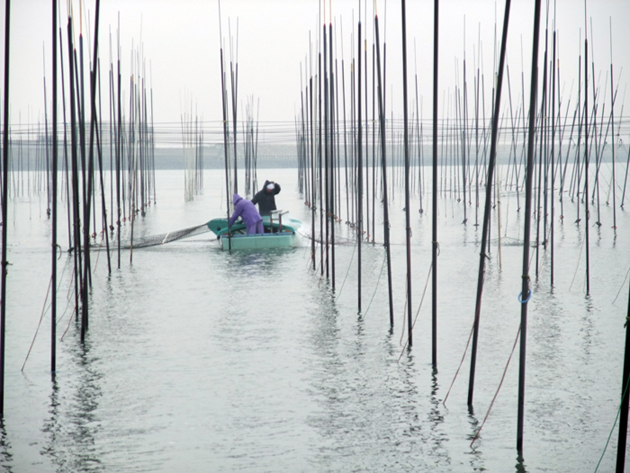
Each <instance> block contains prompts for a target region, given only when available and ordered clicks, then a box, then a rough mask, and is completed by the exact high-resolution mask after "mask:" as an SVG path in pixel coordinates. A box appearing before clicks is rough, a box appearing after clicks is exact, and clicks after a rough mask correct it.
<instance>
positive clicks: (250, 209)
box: [229, 194, 265, 235]
mask: <svg viewBox="0 0 630 473" xmlns="http://www.w3.org/2000/svg"><path fill="white" fill-rule="evenodd" d="M233 202H234V213H233V214H232V216H231V217H230V222H229V224H230V227H231V226H232V225H234V222H235V221H236V219H237V218H238V217H241V218H242V219H243V222H245V227H246V228H247V234H248V235H253V234H256V233H265V229H264V227H263V223H262V218H261V217H260V214H259V213H258V210H256V206H255V205H254V204H252V203H251V202H250V201H249V200H247V199H243V198H242V197H241V196H240V195H238V194H234V197H233Z"/></svg>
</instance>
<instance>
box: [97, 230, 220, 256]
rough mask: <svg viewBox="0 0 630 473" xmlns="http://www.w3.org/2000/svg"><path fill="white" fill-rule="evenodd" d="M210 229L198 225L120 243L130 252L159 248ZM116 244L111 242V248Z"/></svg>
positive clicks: (100, 247) (101, 247)
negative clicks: (153, 247)
mask: <svg viewBox="0 0 630 473" xmlns="http://www.w3.org/2000/svg"><path fill="white" fill-rule="evenodd" d="M209 231H210V229H209V228H208V225H207V224H206V223H203V224H201V225H197V226H195V227H189V228H184V229H183V230H176V231H174V232H168V233H162V234H160V235H151V236H146V237H139V238H134V239H133V241H132V240H126V241H124V242H123V241H121V242H120V247H121V248H122V249H125V250H128V249H131V248H147V247H150V246H158V245H164V244H166V243H171V242H174V241H177V240H181V239H183V238H190V237H193V236H196V235H201V234H203V233H207V232H209ZM117 246H118V245H117V243H116V242H113V241H112V242H110V248H114V247H117ZM97 248H98V249H104V246H103V245H101V246H99V247H97Z"/></svg>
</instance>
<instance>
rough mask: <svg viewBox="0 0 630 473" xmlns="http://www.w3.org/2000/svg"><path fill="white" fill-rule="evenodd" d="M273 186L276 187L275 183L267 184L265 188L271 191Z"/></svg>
mask: <svg viewBox="0 0 630 473" xmlns="http://www.w3.org/2000/svg"><path fill="white" fill-rule="evenodd" d="M275 188H276V185H275V184H267V190H270V191H272V190H274V189H275Z"/></svg>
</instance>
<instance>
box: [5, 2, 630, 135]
mask: <svg viewBox="0 0 630 473" xmlns="http://www.w3.org/2000/svg"><path fill="white" fill-rule="evenodd" d="M68 4H71V5H72V8H73V11H74V28H75V30H77V31H76V32H77V34H78V32H79V30H80V29H81V28H82V31H83V36H84V42H85V43H84V47H85V53H84V54H85V55H84V58H85V62H86V64H87V63H88V61H89V60H90V58H91V56H92V53H91V49H92V43H93V31H94V16H95V15H94V13H95V2H94V1H89V0H88V1H85V2H84V3H83V8H82V9H80V3H79V2H78V1H73V0H69V1H68V2H67V1H63V2H61V4H60V13H61V17H62V19H61V27H62V34H63V44H62V46H63V47H64V50H63V52H64V61H65V63H64V64H65V67H66V74H67V64H68V63H67V52H68V50H67V22H68ZM545 4H546V2H543V5H544V6H545ZM533 5H534V1H533V0H529V1H524V0H515V1H513V2H512V9H511V14H510V26H509V35H508V44H509V49H508V66H509V70H510V80H511V89H512V100H513V103H514V107H515V109H516V107H517V105H516V104H520V103H521V102H522V88H521V74H523V73H524V79H525V82H526V84H525V93H526V97H527V94H528V93H529V92H528V83H529V77H530V64H531V54H532V53H531V51H532V46H531V42H532V41H531V38H532V29H533V13H534V11H533V9H534V8H533ZM554 5H555V12H556V13H555V15H554ZM220 6H221V34H220V30H219V26H220V22H219V3H218V1H217V0H102V1H101V7H100V8H101V10H100V39H99V53H100V54H99V56H100V59H101V67H102V68H103V72H102V75H101V79H102V81H103V88H102V91H103V98H102V100H103V101H104V102H105V103H108V101H109V97H108V89H109V86H108V82H107V81H108V77H107V69H109V65H110V63H111V61H112V60H113V61H114V62H115V61H116V58H117V47H116V44H117V37H118V35H119V36H120V54H121V62H122V64H121V67H122V76H123V90H124V94H125V97H127V98H128V90H129V85H128V84H129V78H130V75H131V74H132V73H134V74H136V76H137V74H138V72H139V73H140V75H145V76H146V80H147V88H149V89H151V90H152V92H153V120H154V122H155V124H156V126H157V127H163V129H166V127H167V124H172V126H173V127H175V128H176V129H179V124H180V120H181V116H182V113H183V112H184V111H186V113H190V111H191V110H192V114H193V115H194V116H198V117H199V118H200V119H202V120H203V121H204V122H205V123H207V124H208V125H207V126H208V127H213V126H214V127H216V126H217V124H218V123H220V121H221V85H220V81H221V75H220V60H219V52H220V48H221V46H222V44H223V47H224V51H223V52H224V56H225V60H226V65H227V67H228V70H229V67H230V64H229V63H230V61H232V62H233V63H236V62H238V72H239V75H238V92H239V112H238V113H239V115H240V117H239V118H243V116H244V110H245V106H246V104H247V103H248V102H249V103H254V105H255V107H256V111H255V113H256V117H257V118H258V120H259V121H260V125H261V130H263V132H264V134H265V135H269V134H273V133H269V132H267V131H265V130H274V129H282V130H287V131H288V132H289V133H290V134H292V133H293V131H292V130H293V128H294V119H295V117H296V114H297V113H298V111H299V108H300V92H301V90H303V87H304V83H305V80H306V77H307V75H308V74H310V73H311V71H312V72H313V73H315V72H316V71H315V68H316V64H317V63H316V58H317V52H318V46H317V45H318V40H319V37H320V35H321V30H322V25H323V24H324V23H326V24H329V23H330V22H331V21H332V24H333V28H334V34H335V45H334V49H335V51H336V53H335V54H336V60H337V67H338V68H339V69H338V71H339V75H341V68H342V60H343V61H344V66H345V67H344V71H345V83H346V97H347V103H348V106H349V103H350V102H349V97H350V86H349V82H350V63H351V61H352V59H353V58H356V55H357V51H358V45H357V24H358V22H359V20H361V22H362V29H363V36H364V37H365V35H366V33H367V40H368V61H369V66H370V68H371V64H372V57H371V48H372V42H373V38H374V9H375V3H374V2H373V1H367V2H366V1H362V2H360V1H358V0H352V1H350V0H329V1H326V2H325V4H324V3H322V2H320V1H319V0H264V1H262V0H223V1H221V4H220ZM330 6H332V16H331V14H330V13H331V12H329V11H328V10H329V9H330ZM376 7H377V9H378V10H377V13H378V16H379V22H380V27H381V41H382V40H383V39H384V40H385V41H386V42H387V107H388V115H389V114H391V113H393V114H394V116H395V117H401V116H402V97H403V96H402V62H401V58H402V42H401V40H402V33H401V31H402V30H401V25H402V18H401V16H402V15H401V2H400V1H393V0H389V1H384V0H379V1H378V2H376ZM324 8H325V10H326V11H325V12H324ZM504 8H505V3H504V2H500V1H498V2H494V1H492V0H443V1H441V2H440V62H439V66H440V77H439V85H440V109H441V111H440V114H441V115H448V114H450V115H451V116H452V114H453V111H452V107H451V108H450V111H449V110H448V109H449V107H448V105H447V104H448V101H449V97H452V94H453V91H454V89H455V87H456V86H457V85H458V84H459V86H461V84H462V81H463V77H464V76H463V60H464V57H465V59H466V80H467V88H468V91H469V94H470V95H469V110H472V109H473V107H474V96H473V95H472V94H473V91H474V80H475V76H476V75H477V69H479V74H480V77H482V76H483V84H484V85H485V91H484V94H485V98H486V103H487V104H489V103H490V97H491V88H492V76H493V68H494V67H496V65H495V64H494V55H495V46H494V45H495V34H496V44H497V47H498V44H499V42H500V35H501V28H502V22H503V15H504ZM359 10H361V12H360V15H361V17H359ZM80 12H81V13H82V15H81V14H80ZM324 13H325V16H324ZM549 13H550V15H549V23H548V25H549V48H550V49H551V38H552V36H551V35H552V31H553V25H554V17H555V24H556V28H557V31H558V45H559V46H558V57H559V64H560V90H561V97H562V100H563V105H564V106H565V107H566V104H568V101H569V97H571V101H572V104H575V102H576V100H577V90H578V77H577V74H578V60H579V56H580V54H582V55H584V31H585V22H586V24H587V26H588V29H589V63H590V62H591V61H594V68H595V79H594V83H595V85H596V86H598V87H599V91H600V96H601V98H600V101H599V102H600V103H601V105H600V107H601V106H603V105H604V102H605V106H606V110H608V111H609V110H610V64H611V43H610V32H611V29H612V63H613V67H614V80H615V87H618V96H617V101H616V104H615V111H616V115H617V116H618V115H619V114H620V113H621V108H622V104H623V101H624V100H625V104H628V102H629V101H630V97H628V96H627V95H630V94H626V84H627V82H628V80H627V78H628V74H630V48H629V47H628V45H630V28H629V27H628V24H627V23H628V20H629V19H630V1H627V0H596V1H595V0H590V1H587V2H586V16H585V2H584V1H583V0H558V1H557V3H554V2H551V3H550V4H549ZM433 14H434V11H433V1H432V0H422V1H420V0H416V1H413V0H409V1H407V60H408V81H409V88H410V90H409V94H410V98H409V100H410V102H411V105H410V106H411V107H413V108H414V109H415V76H416V74H417V77H418V93H419V95H420V97H421V101H422V112H421V114H422V115H423V117H424V118H425V119H427V118H429V117H430V116H431V100H432V87H433V85H432V67H433ZM51 15H52V6H51V2H50V1H49V0H19V1H13V2H11V27H10V33H11V40H10V41H11V43H10V44H11V52H10V58H11V66H10V67H11V77H10V102H11V121H12V123H13V124H14V125H17V124H18V123H22V124H25V123H27V122H30V123H32V124H35V125H36V124H37V123H42V122H43V116H44V85H43V84H44V75H45V76H46V78H47V81H48V82H47V87H48V92H47V94H48V95H47V98H48V101H49V103H50V101H51V92H50V87H51V71H52V67H51V55H52V52H51V51H52V40H51V37H52V32H51V27H52V19H51ZM320 15H321V16H320ZM81 17H82V18H83V21H82V22H80V18H81ZM1 21H2V24H3V25H4V8H2V12H1ZM591 28H592V31H591ZM544 33H545V16H543V19H542V23H541V40H542V41H543V42H542V43H541V46H540V51H541V59H542V54H543V52H544V49H545V48H544V38H545V36H544ZM591 33H592V36H591ZM110 38H111V39H110ZM221 38H223V43H222V42H221ZM580 38H581V39H580ZM110 44H111V45H112V47H111V48H110ZM591 47H592V48H593V49H592V50H591ZM2 51H4V35H2ZM132 57H133V60H134V63H135V64H137V63H138V58H141V59H142V60H143V61H144V63H145V64H146V66H145V67H146V70H145V71H137V70H135V69H136V66H133V67H134V69H133V70H132ZM540 68H541V73H542V63H541V64H540ZM589 71H592V66H589ZM228 77H229V76H228ZM506 78H507V77H506ZM3 79H4V75H2V82H3V81H4V80H3ZM66 80H67V79H66ZM590 80H591V85H592V83H593V79H592V78H591V79H590ZM339 81H340V86H341V77H340V78H339ZM371 82H372V79H371V69H370V73H369V88H371ZM66 85H67V82H66ZM571 92H572V93H571ZM604 92H605V93H606V96H605V98H604ZM507 93H508V89H507V84H505V88H504V94H505V95H504V96H503V104H504V105H505V106H506V107H507V106H508V105H507V104H508V95H507ZM589 100H591V101H592V90H591V92H590V96H589ZM370 101H371V95H370ZM525 102H526V103H527V102H528V98H526V100H525ZM106 107H107V106H106V105H104V108H105V109H106V110H107V108H106ZM48 108H49V109H50V105H48ZM368 108H369V109H370V111H371V104H370V105H369V107H368ZM445 109H447V110H445ZM505 110H507V109H505ZM599 110H600V111H601V108H600V109H599ZM629 110H630V109H629V108H628V107H625V108H624V111H623V113H624V115H628V111H629ZM348 113H349V112H348ZM471 113H472V112H470V111H469V115H470V114H471ZM485 113H486V116H488V117H489V115H490V110H489V105H487V108H486V111H485ZM508 113H509V112H508ZM515 113H516V112H515ZM411 114H412V111H410V115H411ZM390 116H391V115H390ZM388 118H389V117H388ZM103 120H104V121H107V120H108V115H105V116H104V117H103ZM209 136H210V135H209ZM208 139H209V140H212V139H214V138H208ZM625 141H628V140H627V139H626V140H625Z"/></svg>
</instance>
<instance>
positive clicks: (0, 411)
mask: <svg viewBox="0 0 630 473" xmlns="http://www.w3.org/2000/svg"><path fill="white" fill-rule="evenodd" d="M10 13H11V0H6V10H5V14H4V130H3V131H2V151H3V153H2V288H1V289H0V292H1V294H0V415H1V416H4V355H5V339H6V337H5V328H6V315H7V264H8V263H7V227H8V225H7V208H8V206H9V204H8V197H9V193H8V186H9V39H10V36H9V26H10V24H11V22H10V18H11V16H10Z"/></svg>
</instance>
